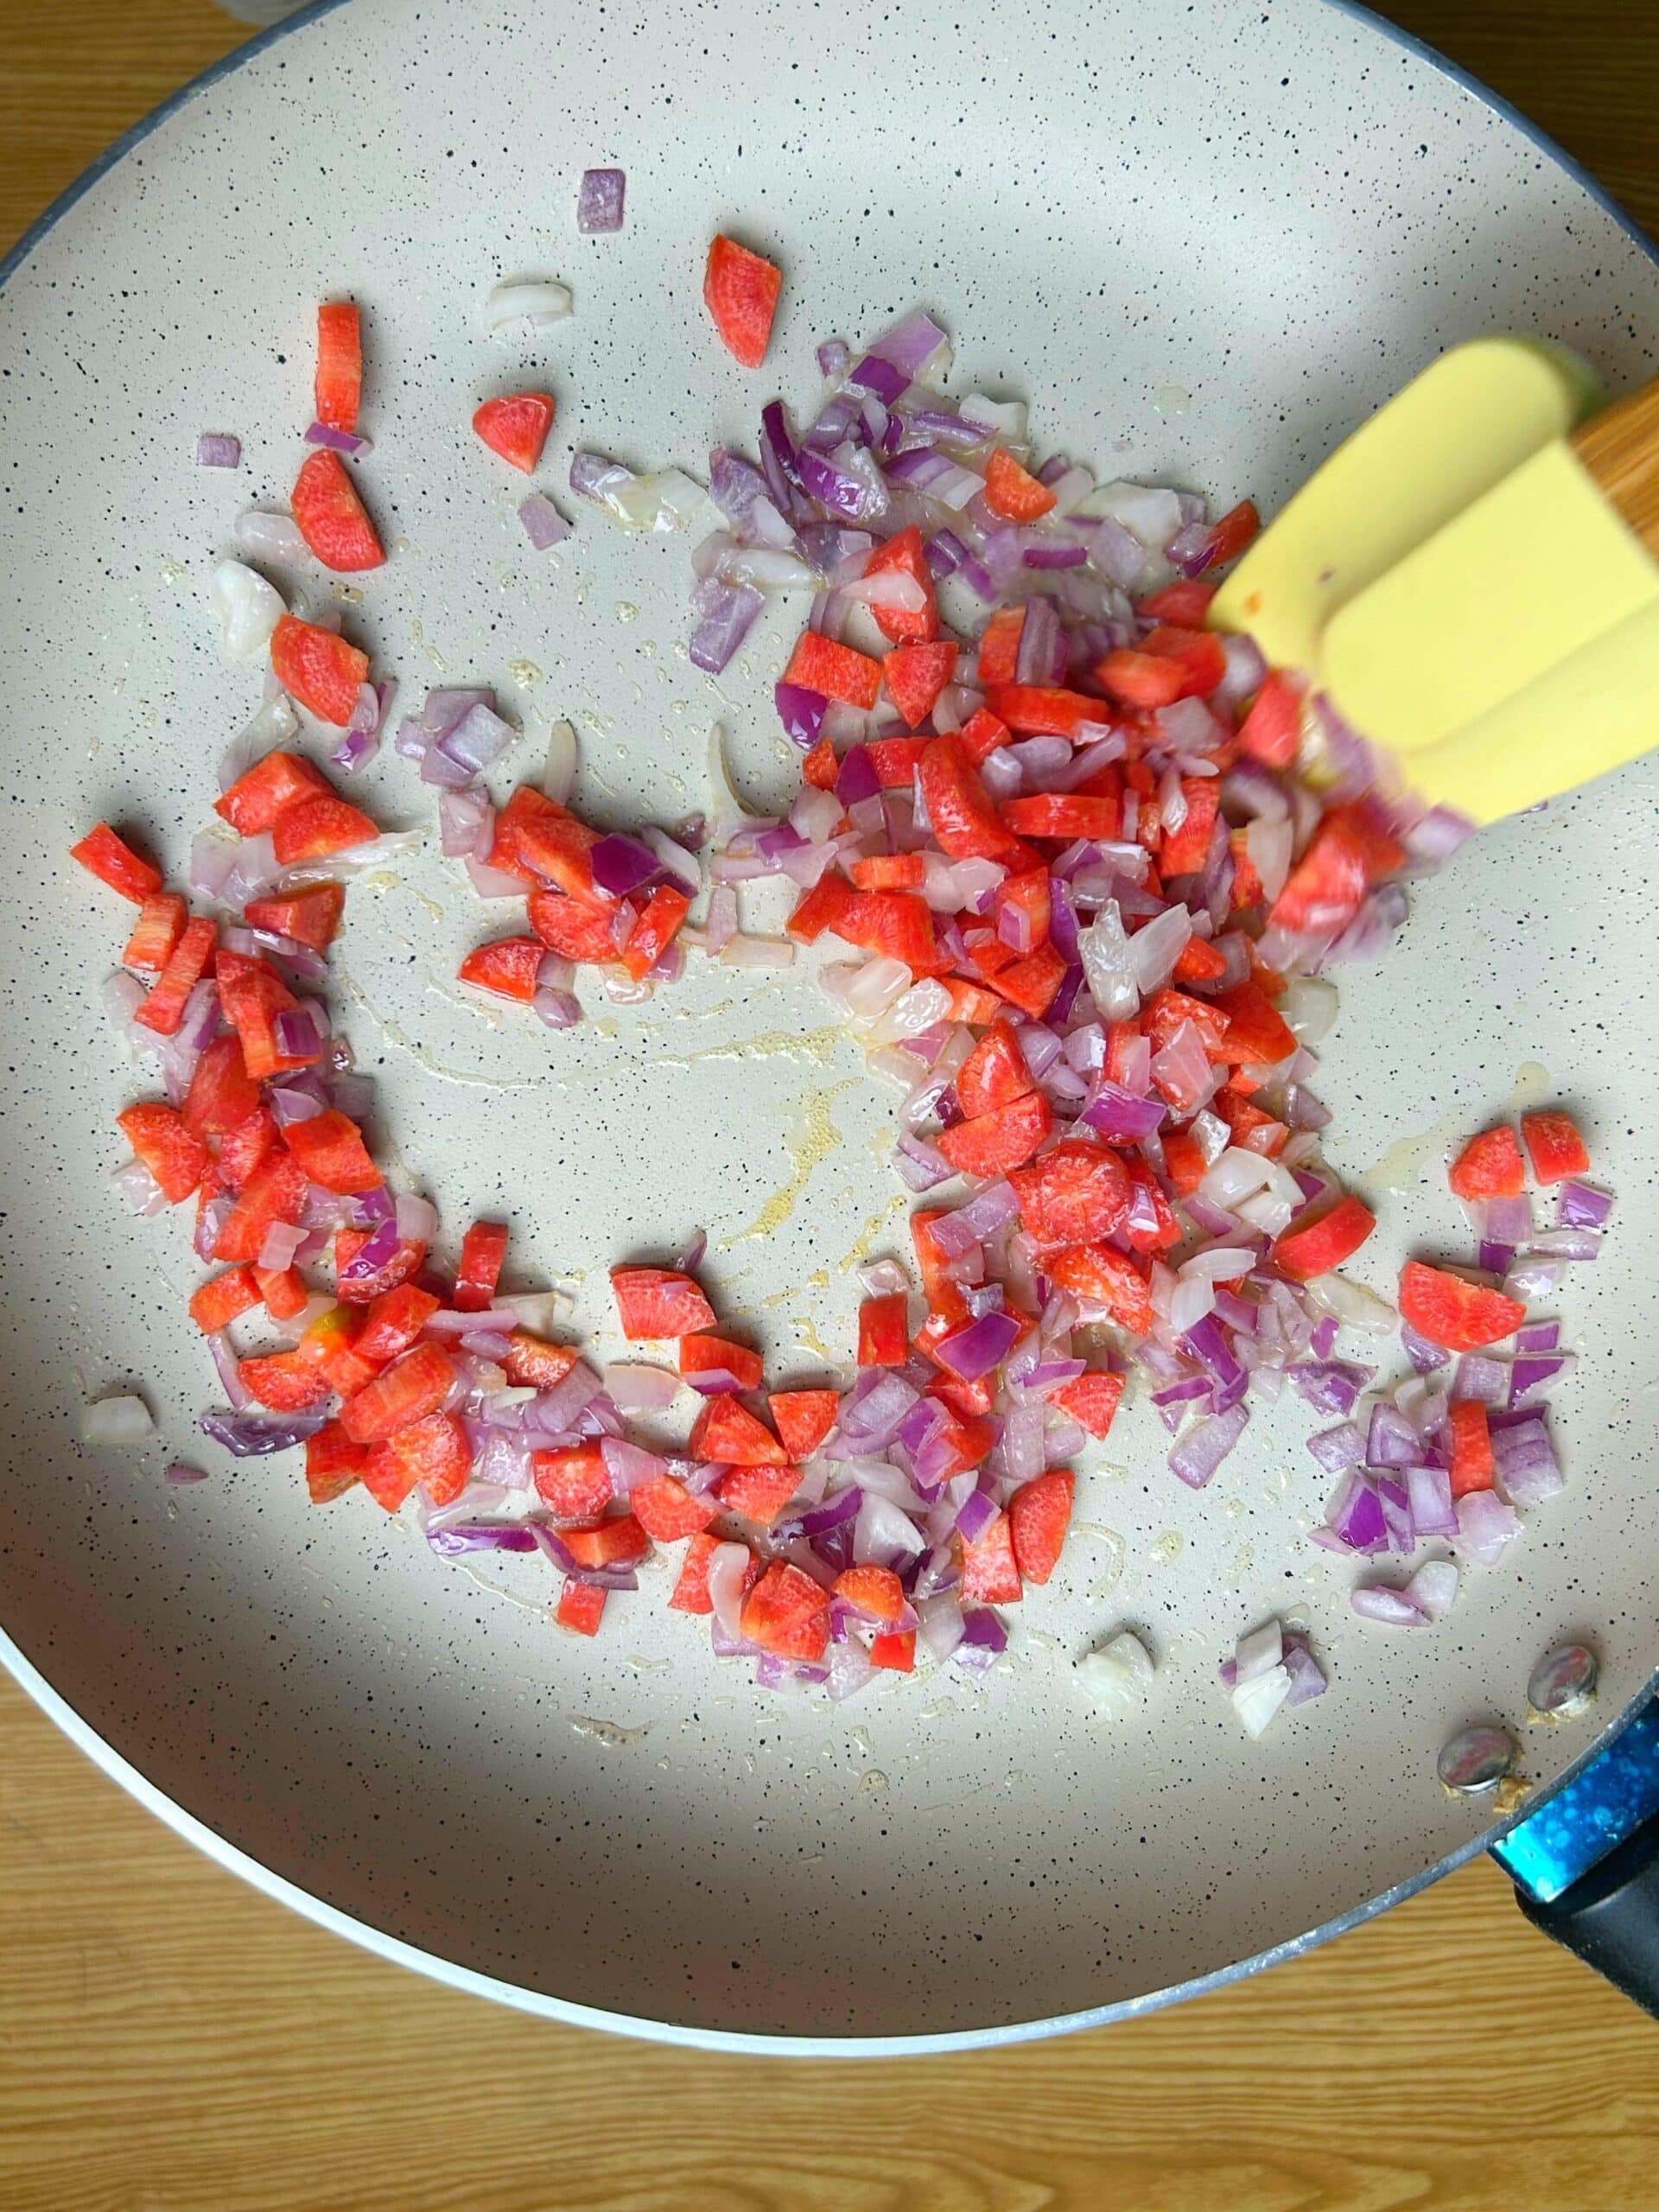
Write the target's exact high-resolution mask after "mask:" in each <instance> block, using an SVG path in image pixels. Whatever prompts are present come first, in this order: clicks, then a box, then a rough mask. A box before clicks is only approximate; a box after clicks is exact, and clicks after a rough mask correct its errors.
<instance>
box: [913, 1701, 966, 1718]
mask: <svg viewBox="0 0 1659 2212" xmlns="http://www.w3.org/2000/svg"><path fill="white" fill-rule="evenodd" d="M956 1709H957V1700H955V1698H953V1697H941V1698H935V1700H933V1702H932V1704H931V1705H925V1706H924V1707H922V1709H921V1711H920V1713H918V1714H917V1716H916V1717H917V1719H918V1720H943V1719H944V1716H945V1715H946V1713H954V1712H955V1711H956Z"/></svg>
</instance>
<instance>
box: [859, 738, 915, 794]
mask: <svg viewBox="0 0 1659 2212" xmlns="http://www.w3.org/2000/svg"><path fill="white" fill-rule="evenodd" d="M927 747H928V741H927V739H926V738H925V737H872V738H868V739H866V741H865V744H864V750H865V753H867V754H868V758H869V763H870V766H871V767H872V768H874V771H875V780H876V782H877V783H878V784H880V786H881V788H882V790H883V791H910V790H912V789H913V788H914V785H915V782H916V771H917V769H918V767H919V766H921V760H922V755H923V753H925V752H926V750H927Z"/></svg>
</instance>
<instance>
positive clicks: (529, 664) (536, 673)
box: [507, 660, 543, 691]
mask: <svg viewBox="0 0 1659 2212" xmlns="http://www.w3.org/2000/svg"><path fill="white" fill-rule="evenodd" d="M507 674H508V675H509V676H510V677H512V680H513V682H514V683H516V684H518V687H519V689H520V690H524V691H531V690H534V689H535V687H536V686H537V684H538V683H541V682H542V680H543V679H542V671H541V670H540V669H539V668H537V665H536V664H535V662H534V661H533V660H510V661H509V662H508V663H507Z"/></svg>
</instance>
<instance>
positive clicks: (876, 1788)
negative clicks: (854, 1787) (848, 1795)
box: [858, 1766, 887, 1797]
mask: <svg viewBox="0 0 1659 2212" xmlns="http://www.w3.org/2000/svg"><path fill="white" fill-rule="evenodd" d="M886 1788H887V1776H886V1775H885V1774H883V1773H882V1771H881V1770H880V1767H879V1766H873V1767H872V1768H871V1769H870V1770H869V1772H868V1774H866V1775H865V1776H864V1777H863V1778H862V1780H861V1782H860V1783H859V1785H858V1794H859V1796H861V1797H875V1796H880V1793H881V1791H882V1790H884V1789H886Z"/></svg>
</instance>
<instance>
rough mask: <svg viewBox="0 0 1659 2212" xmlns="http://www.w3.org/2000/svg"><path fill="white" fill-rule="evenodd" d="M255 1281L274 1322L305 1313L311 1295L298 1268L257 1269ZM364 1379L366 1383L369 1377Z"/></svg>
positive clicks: (287, 1319) (289, 1319) (266, 1309)
mask: <svg viewBox="0 0 1659 2212" xmlns="http://www.w3.org/2000/svg"><path fill="white" fill-rule="evenodd" d="M253 1279H254V1281H255V1282H256V1283H257V1286H258V1289H259V1296H260V1298H261V1300H262V1301H263V1302H264V1309H265V1311H266V1313H269V1314H270V1318H271V1319H272V1320H273V1321H291V1320H292V1319H294V1317H295V1315H296V1313H304V1311H305V1308H306V1305H307V1302H308V1300H309V1298H310V1295H311V1294H310V1292H309V1291H308V1289H307V1288H306V1287H305V1277H304V1276H303V1275H302V1274H301V1273H300V1271H299V1269H298V1268H255V1269H254V1271H253ZM363 1379H364V1381H365V1382H366V1381H367V1380H368V1377H367V1376H364V1378H363ZM335 1387H336V1388H338V1387H339V1386H338V1385H337V1384H336V1386H335Z"/></svg>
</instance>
